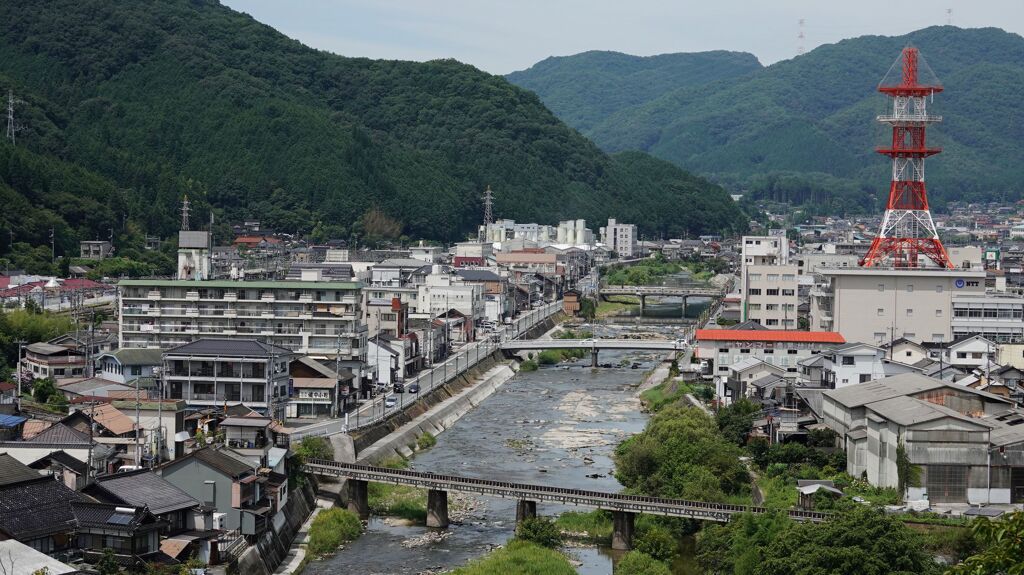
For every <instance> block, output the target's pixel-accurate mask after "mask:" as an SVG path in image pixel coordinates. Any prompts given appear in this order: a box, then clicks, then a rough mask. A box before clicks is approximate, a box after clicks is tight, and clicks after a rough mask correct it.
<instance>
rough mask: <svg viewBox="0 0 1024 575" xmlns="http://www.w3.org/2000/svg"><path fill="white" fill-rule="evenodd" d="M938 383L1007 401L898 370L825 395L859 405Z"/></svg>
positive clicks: (932, 387)
mask: <svg viewBox="0 0 1024 575" xmlns="http://www.w3.org/2000/svg"><path fill="white" fill-rule="evenodd" d="M942 387H949V388H952V389H957V390H961V391H968V392H970V393H972V394H975V395H979V396H981V397H984V398H986V399H990V400H993V401H1000V402H1004V403H1009V401H1008V400H1007V399H1006V398H1003V397H999V396H998V395H993V394H991V393H987V392H984V391H980V390H977V389H971V388H967V387H962V386H959V385H956V384H953V383H950V382H946V381H942V380H940V379H935V378H934V377H928V376H926V375H922V374H920V373H917V372H909V373H901V374H899V375H893V376H890V377H886V378H884V379H876V380H873V381H869V382H866V383H857V384H854V385H849V386H846V387H843V388H840V389H830V390H828V391H826V392H825V395H826V396H827V397H829V398H831V399H832V400H833V401H835V402H836V403H839V404H840V405H843V406H844V407H847V408H850V407H860V406H862V405H867V404H869V403H873V402H876V401H883V400H886V399H889V398H892V397H898V396H901V395H914V394H917V393H921V392H923V391H930V390H933V389H939V388H942Z"/></svg>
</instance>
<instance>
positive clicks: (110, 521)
mask: <svg viewBox="0 0 1024 575" xmlns="http://www.w3.org/2000/svg"><path fill="white" fill-rule="evenodd" d="M126 509H128V508H127V507H121V506H118V505H113V504H110V503H93V502H91V501H76V502H73V503H72V504H71V512H72V513H73V514H74V516H75V521H76V522H77V524H78V527H79V529H81V528H83V527H86V528H88V527H93V528H100V529H104V530H108V529H109V530H115V531H127V532H134V531H135V530H136V529H138V528H139V527H140V526H142V525H143V524H145V523H152V522H153V517H152V515H151V513H150V512H149V511H147V510H146V507H145V506H140V507H136V508H135V509H133V510H132V512H131V513H125V512H124V510H126Z"/></svg>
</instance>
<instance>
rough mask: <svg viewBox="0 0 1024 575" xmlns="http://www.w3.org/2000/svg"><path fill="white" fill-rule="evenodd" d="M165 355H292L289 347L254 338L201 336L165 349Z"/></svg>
mask: <svg viewBox="0 0 1024 575" xmlns="http://www.w3.org/2000/svg"><path fill="white" fill-rule="evenodd" d="M167 355H169V356H174V355H208V356H214V357H219V356H229V357H238V356H242V357H270V356H271V355H275V356H286V355H293V353H292V351H291V350H290V349H286V348H283V347H279V346H276V345H270V344H268V343H263V342H262V341H257V340H255V339H229V338H213V337H208V338H202V339H197V340H195V341H193V342H191V343H186V344H184V345H179V346H178V347H174V348H171V349H169V350H167Z"/></svg>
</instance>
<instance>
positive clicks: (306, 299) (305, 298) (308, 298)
mask: <svg viewBox="0 0 1024 575" xmlns="http://www.w3.org/2000/svg"><path fill="white" fill-rule="evenodd" d="M299 301H300V302H302V303H313V294H311V293H304V294H302V295H300V296H299Z"/></svg>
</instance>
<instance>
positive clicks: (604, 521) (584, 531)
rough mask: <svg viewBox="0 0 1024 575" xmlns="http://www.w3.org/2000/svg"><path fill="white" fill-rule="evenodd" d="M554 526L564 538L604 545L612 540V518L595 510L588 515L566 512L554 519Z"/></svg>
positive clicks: (608, 514) (578, 512) (609, 514)
mask: <svg viewBox="0 0 1024 575" xmlns="http://www.w3.org/2000/svg"><path fill="white" fill-rule="evenodd" d="M555 525H556V526H557V527H558V528H559V529H561V530H562V533H564V534H565V535H566V537H569V538H572V539H582V540H584V541H590V542H592V543H598V544H604V543H609V542H611V540H612V516H611V513H609V512H607V511H601V510H600V509H596V510H594V511H590V512H588V513H584V512H581V511H568V512H566V513H563V514H561V515H559V516H558V518H557V519H555Z"/></svg>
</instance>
